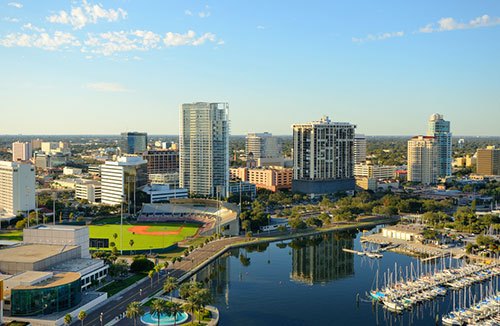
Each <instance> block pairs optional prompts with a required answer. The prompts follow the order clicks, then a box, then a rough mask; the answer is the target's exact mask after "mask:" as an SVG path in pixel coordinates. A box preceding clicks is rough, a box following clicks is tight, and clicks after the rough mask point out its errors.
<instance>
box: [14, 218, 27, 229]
mask: <svg viewBox="0 0 500 326" xmlns="http://www.w3.org/2000/svg"><path fill="white" fill-rule="evenodd" d="M26 222H27V220H26V219H25V218H23V219H22V220H20V221H17V222H16V229H18V230H22V229H24V227H25V226H26Z"/></svg>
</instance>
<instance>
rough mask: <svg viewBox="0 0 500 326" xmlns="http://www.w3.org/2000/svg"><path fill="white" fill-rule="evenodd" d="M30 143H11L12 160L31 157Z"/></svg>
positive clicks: (25, 159) (22, 159)
mask: <svg viewBox="0 0 500 326" xmlns="http://www.w3.org/2000/svg"><path fill="white" fill-rule="evenodd" d="M31 152H32V151H31V143H30V142H19V141H16V142H14V143H12V161H14V162H16V161H27V160H29V159H30V158H31Z"/></svg>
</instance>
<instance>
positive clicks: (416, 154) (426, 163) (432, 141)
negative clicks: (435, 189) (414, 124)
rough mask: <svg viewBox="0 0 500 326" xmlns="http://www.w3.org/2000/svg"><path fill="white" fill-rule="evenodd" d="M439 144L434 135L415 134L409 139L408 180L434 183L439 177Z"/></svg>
mask: <svg viewBox="0 0 500 326" xmlns="http://www.w3.org/2000/svg"><path fill="white" fill-rule="evenodd" d="M437 152H438V146H437V140H436V138H435V137H432V136H415V137H413V138H412V139H410V140H409V141H408V181H411V182H420V183H423V184H427V185H429V184H433V183H436V182H437V178H438V174H437V172H438V164H437V163H438V156H437Z"/></svg>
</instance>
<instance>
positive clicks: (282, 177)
mask: <svg viewBox="0 0 500 326" xmlns="http://www.w3.org/2000/svg"><path fill="white" fill-rule="evenodd" d="M230 176H231V179H232V180H241V181H248V182H249V183H252V184H254V185H255V186H256V187H257V188H258V189H267V190H270V191H273V192H276V191H278V190H288V189H291V187H292V179H293V169H289V168H282V167H270V168H255V169H249V168H232V169H230Z"/></svg>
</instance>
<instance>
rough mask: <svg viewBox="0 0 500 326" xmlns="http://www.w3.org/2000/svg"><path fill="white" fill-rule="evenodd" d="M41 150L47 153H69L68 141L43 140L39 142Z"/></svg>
mask: <svg viewBox="0 0 500 326" xmlns="http://www.w3.org/2000/svg"><path fill="white" fill-rule="evenodd" d="M41 149H42V152H44V153H45V154H48V155H52V154H64V155H69V154H71V149H70V147H69V143H68V142H62V141H59V142H53V141H45V142H42V143H41Z"/></svg>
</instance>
